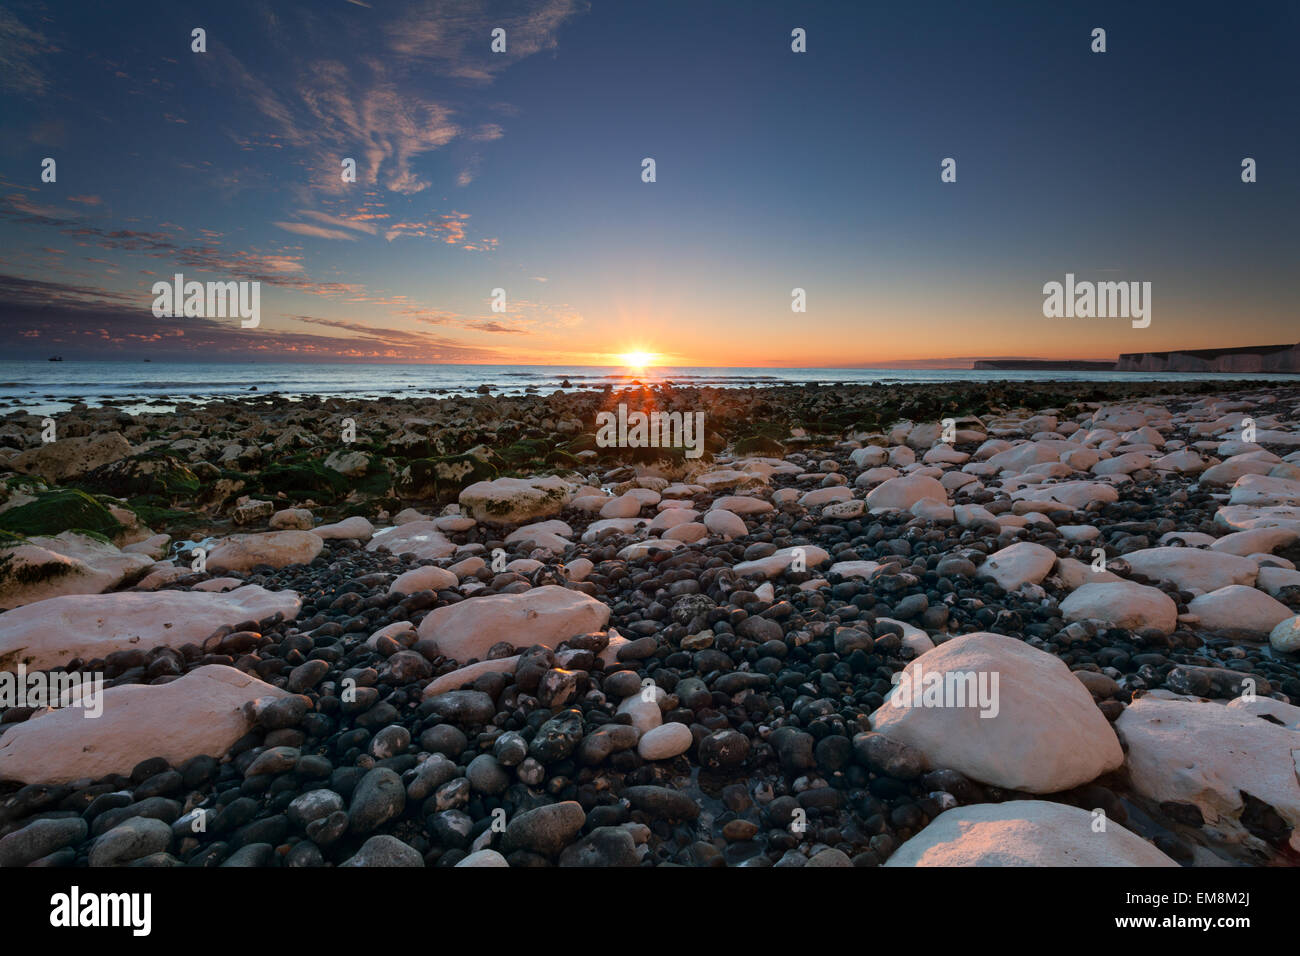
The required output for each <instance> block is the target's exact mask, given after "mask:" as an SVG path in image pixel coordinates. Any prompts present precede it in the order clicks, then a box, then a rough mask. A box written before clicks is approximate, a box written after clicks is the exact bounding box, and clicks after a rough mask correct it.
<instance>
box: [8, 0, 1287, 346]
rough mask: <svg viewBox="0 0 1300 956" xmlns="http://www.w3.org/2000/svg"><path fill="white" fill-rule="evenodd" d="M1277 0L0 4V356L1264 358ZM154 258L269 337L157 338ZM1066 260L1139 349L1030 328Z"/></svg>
mask: <svg viewBox="0 0 1300 956" xmlns="http://www.w3.org/2000/svg"><path fill="white" fill-rule="evenodd" d="M1162 6H1163V7H1164V9H1160V7H1162ZM123 8H125V9H123ZM1297 9H1300V8H1298V7H1297V5H1295V4H1293V3H1282V2H1275V3H1249V2H1248V3H1244V4H1233V5H1226V4H1213V5H1211V4H1196V3H1189V4H1182V5H1178V6H1177V7H1171V6H1169V5H1157V4H1141V5H1139V4H1131V3H1125V4H1098V3H1089V4H1039V3H997V4H969V3H917V4H906V5H893V6H891V7H889V8H886V7H884V6H880V5H872V4H865V3H850V2H842V3H802V4H794V3H788V2H787V3H773V2H754V3H745V4H740V3H736V2H729V3H720V2H698V0H697V2H690V3H678V2H656V3H630V2H601V0H592V2H590V3H587V2H580V0H544V2H538V3H515V2H475V3H464V2H462V3H450V2H448V3H387V2H381V0H367V2H366V3H361V2H359V0H352V2H349V0H319V2H314V3H301V4H274V5H270V4H265V3H246V2H230V3H221V4H215V3H214V4H188V5H187V4H181V5H171V4H168V5H166V6H163V5H156V8H155V5H152V4H149V5H146V4H124V5H102V4H90V3H87V4H77V3H48V4H30V3H22V2H19V3H16V4H10V5H8V6H7V7H6V9H5V10H4V11H0V66H3V67H4V70H3V75H4V80H3V83H4V86H3V91H2V93H0V96H2V99H3V110H2V112H3V117H4V119H3V131H4V134H5V135H4V136H3V137H2V138H0V316H3V323H2V324H0V344H3V345H4V347H5V349H6V351H7V352H8V353H9V354H10V355H15V356H21V355H31V356H33V357H43V356H44V355H45V354H47V353H50V352H62V353H63V354H65V355H66V356H68V357H75V356H78V355H81V356H84V357H111V356H115V355H120V356H121V357H124V358H138V357H140V356H146V355H151V354H152V355H158V356H161V357H168V358H177V357H184V358H195V359H203V358H206V359H220V358H240V357H245V356H257V357H260V358H264V359H273V358H280V359H311V360H335V359H365V360H372V361H373V360H384V359H388V360H393V361H470V362H510V361H516V362H521V363H528V364H534V363H537V364H542V363H561V364H563V363H592V364H603V363H606V362H617V361H619V356H621V355H622V354H624V353H626V352H629V351H646V352H650V353H652V354H654V355H655V356H656V357H657V358H658V359H659V360H661V361H663V362H666V363H669V364H699V365H727V364H736V365H759V364H772V365H782V364H786V365H796V366H807V365H868V366H869V365H872V364H875V363H878V362H905V361H908V360H922V359H927V358H936V357H946V356H981V355H983V356H994V355H1000V356H1007V355H1022V356H1047V357H1078V358H1110V357H1113V356H1114V355H1116V354H1117V353H1119V352H1128V351H1144V350H1161V349H1168V348H1180V347H1185V348H1191V347H1215V346H1240V345H1252V344H1272V343H1275V342H1290V341H1294V340H1295V339H1296V338H1297V335H1296V328H1297V326H1298V325H1300V323H1297V322H1296V313H1297V309H1296V301H1297V297H1296V295H1295V292H1294V289H1293V286H1292V283H1293V282H1294V276H1293V274H1294V273H1295V272H1296V268H1295V263H1296V253H1297V251H1298V250H1300V241H1297V238H1296V235H1297V230H1296V226H1295V223H1296V222H1297V213H1298V212H1300V208H1298V207H1300V187H1298V186H1297V175H1298V174H1300V136H1297V132H1296V129H1297V127H1296V122H1295V116H1296V115H1297V109H1296V105H1297V95H1298V94H1300V79H1298V76H1300V74H1298V72H1297V70H1296V68H1295V53H1294V51H1295V37H1296V36H1297V35H1300V34H1298V31H1300V16H1298V15H1297ZM194 27H203V28H204V29H205V30H206V34H207V51H206V52H204V53H194V52H191V49H190V45H191V36H190V31H191V30H192V29H193V28H194ZM495 27H502V28H504V29H505V30H506V37H507V52H506V53H505V54H494V53H492V52H491V51H490V48H489V44H490V41H491V31H492V29H493V28H495ZM795 27H802V28H803V29H805V30H806V31H807V37H808V40H807V45H808V52H806V53H802V54H796V53H793V52H792V51H791V49H790V31H791V30H792V29H793V28H795ZM1094 27H1102V28H1104V29H1105V30H1106V31H1107V52H1106V53H1104V54H1097V53H1093V52H1091V50H1090V44H1091V31H1092V29H1093V28H1094ZM47 156H48V157H53V158H55V159H56V161H57V164H58V166H57V173H58V178H57V181H56V182H54V183H42V182H41V179H40V170H41V160H42V159H43V158H44V157H47ZM347 156H350V157H353V158H355V159H356V160H357V165H358V181H357V182H356V183H352V184H345V183H343V182H342V181H341V180H340V177H339V162H340V159H341V158H343V157H347ZM647 156H649V157H653V158H654V159H655V161H656V166H657V169H656V172H657V181H656V182H654V183H644V182H642V181H641V176H640V172H641V160H642V159H643V157H647ZM1246 156H1250V157H1253V158H1255V159H1256V160H1257V162H1258V170H1259V181H1258V182H1256V183H1253V184H1244V183H1242V182H1241V178H1240V164H1241V160H1242V158H1243V157H1246ZM945 157H953V158H955V159H956V160H957V182H956V183H941V182H940V179H939V164H940V161H941V160H942V159H943V158H945ZM175 272H183V273H184V274H185V276H186V278H187V279H198V280H200V281H203V280H208V279H216V280H232V279H233V280H248V281H252V280H257V281H261V282H262V283H263V288H262V316H263V318H262V324H261V326H260V327H259V328H257V329H240V328H239V327H238V322H237V321H226V320H219V319H212V320H208V319H163V320H158V319H155V318H153V316H152V315H151V313H150V311H149V310H150V305H151V303H152V301H153V297H152V295H151V293H150V287H151V285H152V283H153V282H154V281H157V280H158V279H159V278H169V277H170V276H171V275H172V274H173V273H175ZM1067 272H1072V273H1075V274H1076V275H1078V276H1079V277H1080V278H1091V279H1095V280H1137V281H1149V282H1151V283H1152V287H1153V299H1154V302H1153V321H1152V323H1151V325H1150V327H1148V328H1145V329H1135V328H1132V327H1131V326H1130V324H1129V323H1128V322H1126V321H1123V320H1114V319H1093V320H1087V319H1047V318H1044V317H1043V315H1042V311H1041V307H1042V301H1043V297H1042V293H1041V288H1042V286H1043V284H1044V283H1045V282H1049V281H1060V280H1062V279H1063V278H1064V276H1065V274H1066V273H1067ZM796 286H797V287H800V288H804V289H806V291H807V297H808V312H807V313H805V314H798V315H796V314H793V313H792V312H791V309H790V300H791V289H792V288H794V287H796ZM495 288H504V289H505V290H506V302H507V311H506V312H504V313H495V312H492V311H491V310H490V308H489V297H490V295H491V293H492V290H493V289H495Z"/></svg>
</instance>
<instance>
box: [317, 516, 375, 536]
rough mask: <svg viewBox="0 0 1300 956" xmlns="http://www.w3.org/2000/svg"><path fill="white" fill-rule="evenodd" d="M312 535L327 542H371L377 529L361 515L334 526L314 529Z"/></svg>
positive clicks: (325, 525) (345, 519) (338, 522)
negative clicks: (371, 537) (341, 540)
mask: <svg viewBox="0 0 1300 956" xmlns="http://www.w3.org/2000/svg"><path fill="white" fill-rule="evenodd" d="M312 533H313V534H315V535H316V536H317V537H319V538H321V539H323V540H325V541H332V540H335V539H344V540H352V541H369V540H370V536H371V535H373V534H374V533H375V527H374V525H372V524H371V523H370V522H369V521H367V520H366V519H365V518H363V517H362V516H361V515H353V516H352V517H351V518H344V519H343V520H342V521H337V522H335V523H334V524H323V525H321V526H320V527H319V528H313V529H312Z"/></svg>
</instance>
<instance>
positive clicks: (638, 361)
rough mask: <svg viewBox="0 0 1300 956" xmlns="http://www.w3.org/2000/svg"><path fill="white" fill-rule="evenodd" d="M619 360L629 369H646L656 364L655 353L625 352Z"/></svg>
mask: <svg viewBox="0 0 1300 956" xmlns="http://www.w3.org/2000/svg"><path fill="white" fill-rule="evenodd" d="M618 358H619V361H620V362H622V363H623V364H624V365H626V366H628V367H629V368H645V367H646V366H647V365H651V364H653V363H654V360H655V355H654V353H653V352H624V353H623V354H622V355H620V356H619V357H618Z"/></svg>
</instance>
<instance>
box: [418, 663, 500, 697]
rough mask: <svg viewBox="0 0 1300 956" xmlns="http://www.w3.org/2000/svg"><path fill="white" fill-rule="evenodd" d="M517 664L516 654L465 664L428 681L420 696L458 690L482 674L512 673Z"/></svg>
mask: <svg viewBox="0 0 1300 956" xmlns="http://www.w3.org/2000/svg"><path fill="white" fill-rule="evenodd" d="M518 666H519V655H518V654H515V655H514V656H513V657H498V658H496V659H495V660H490V661H479V662H478V663H477V664H466V665H465V666H464V667H458V668H457V669H456V670H454V671H452V672H451V673H449V674H443V675H442V676H441V677H435V678H434V679H433V680H431V681H429V683H428V684H427V685H425V688H424V692H423V695H422V696H424V697H435V696H437V695H438V694H446V693H449V692H451V691H453V690H460V689H461V686H462V685H464V684H472V683H474V681H476V680H478V678H479V677H481V676H482V675H484V674H513V673H514V672H515V668H516V667H518Z"/></svg>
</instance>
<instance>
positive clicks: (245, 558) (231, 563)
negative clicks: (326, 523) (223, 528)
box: [207, 531, 325, 571]
mask: <svg viewBox="0 0 1300 956" xmlns="http://www.w3.org/2000/svg"><path fill="white" fill-rule="evenodd" d="M324 546H325V542H324V540H322V538H321V537H320V535H318V534H315V533H314V532H311V531H266V532H263V533H261V534H232V535H231V536H230V537H228V538H222V539H221V540H220V541H218V542H217V543H216V545H215V546H214V547H213V548H212V550H211V551H209V552H208V561H207V567H208V570H209V571H251V570H252V569H253V568H255V567H257V566H258V565H262V564H265V565H269V566H270V567H273V568H284V567H288V566H289V565H291V564H311V562H312V561H314V560H315V558H316V555H318V554H320V551H321V548H323V547H324Z"/></svg>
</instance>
